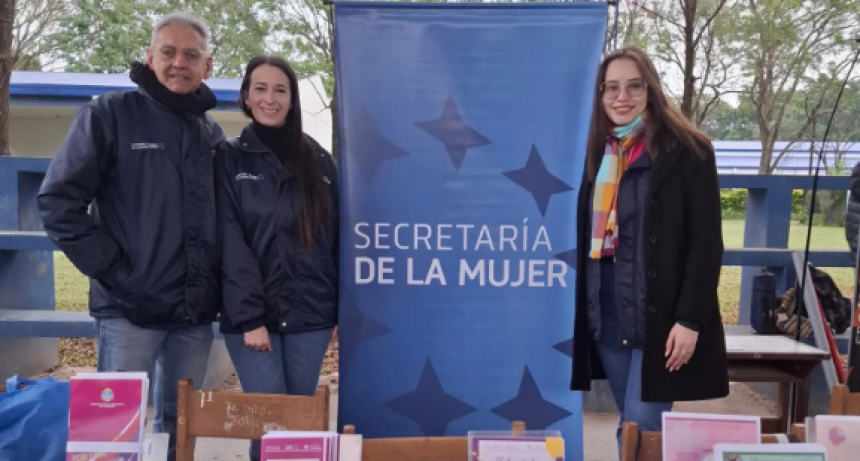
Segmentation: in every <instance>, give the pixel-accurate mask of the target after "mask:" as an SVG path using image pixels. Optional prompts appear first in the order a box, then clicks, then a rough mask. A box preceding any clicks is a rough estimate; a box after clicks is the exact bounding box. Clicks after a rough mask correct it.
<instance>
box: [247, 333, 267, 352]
mask: <svg viewBox="0 0 860 461" xmlns="http://www.w3.org/2000/svg"><path fill="white" fill-rule="evenodd" d="M245 346H247V347H250V348H251V349H254V350H255V351H260V352H266V351H271V350H272V343H270V342H269V331H268V330H266V327H260V328H257V329H256V330H251V331H247V332H245Z"/></svg>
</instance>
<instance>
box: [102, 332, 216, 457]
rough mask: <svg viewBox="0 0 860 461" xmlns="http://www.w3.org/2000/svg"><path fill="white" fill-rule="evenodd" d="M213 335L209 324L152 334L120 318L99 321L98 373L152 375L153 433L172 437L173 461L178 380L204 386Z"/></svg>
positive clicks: (170, 455)
mask: <svg viewBox="0 0 860 461" xmlns="http://www.w3.org/2000/svg"><path fill="white" fill-rule="evenodd" d="M213 336H214V335H213V333H212V325H211V324H206V325H195V326H189V327H177V328H173V329H165V330H151V329H146V328H140V327H138V326H135V325H133V324H132V323H131V322H129V321H128V320H126V319H125V318H121V317H120V318H106V319H96V350H97V352H96V353H97V368H98V371H107V372H113V371H144V372H146V373H148V374H149V376H150V386H151V390H150V392H151V394H152V400H153V406H154V407H155V411H154V415H153V422H152V430H153V431H154V432H166V433H168V434H170V444H169V447H170V448H169V452H168V460H169V461H173V460H174V459H176V413H177V402H176V400H177V394H178V392H177V391H178V387H179V380H180V379H184V378H191V379H192V380H193V381H194V387H195V388H197V389H199V388H200V386H202V385H203V380H204V378H206V368H207V367H208V365H209V353H210V350H211V347H212V339H213Z"/></svg>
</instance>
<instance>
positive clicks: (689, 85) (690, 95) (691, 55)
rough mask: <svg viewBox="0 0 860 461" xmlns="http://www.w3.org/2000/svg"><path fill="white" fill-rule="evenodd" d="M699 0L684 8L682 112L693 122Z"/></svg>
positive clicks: (690, 0)
mask: <svg viewBox="0 0 860 461" xmlns="http://www.w3.org/2000/svg"><path fill="white" fill-rule="evenodd" d="M697 3H698V1H697V0H688V1H687V2H686V3H684V4H683V7H684V11H683V14H684V94H683V96H682V97H681V112H682V113H683V114H684V116H685V117H687V118H688V119H689V120H693V102H694V100H693V99H694V98H695V96H696V46H695V43H694V39H695V35H696V10H697V9H698V4H697Z"/></svg>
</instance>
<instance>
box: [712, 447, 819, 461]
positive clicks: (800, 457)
mask: <svg viewBox="0 0 860 461" xmlns="http://www.w3.org/2000/svg"><path fill="white" fill-rule="evenodd" d="M714 461H827V449H826V448H825V447H824V446H822V445H819V444H817V443H768V444H725V443H720V444H717V445H715V446H714Z"/></svg>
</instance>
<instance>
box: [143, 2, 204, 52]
mask: <svg viewBox="0 0 860 461" xmlns="http://www.w3.org/2000/svg"><path fill="white" fill-rule="evenodd" d="M167 26H181V27H188V28H189V29H194V31H195V32H197V33H198V34H200V36H201V37H203V46H204V50H205V51H206V53H209V38H210V36H211V33H210V32H209V26H208V25H207V24H206V22H205V21H203V20H202V19H200V18H198V17H197V16H194V15H193V14H191V13H189V12H187V11H174V12H173V13H170V14H168V15H167V16H164V17H163V18H161V19H159V20H158V22H156V23H155V25H154V26H153V27H152V39H151V42H150V46H155V37H156V35H158V32H159V31H160V30H161V29H163V28H165V27H167Z"/></svg>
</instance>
